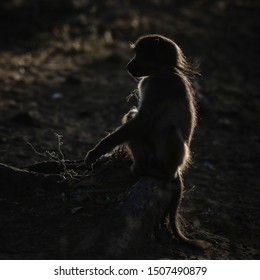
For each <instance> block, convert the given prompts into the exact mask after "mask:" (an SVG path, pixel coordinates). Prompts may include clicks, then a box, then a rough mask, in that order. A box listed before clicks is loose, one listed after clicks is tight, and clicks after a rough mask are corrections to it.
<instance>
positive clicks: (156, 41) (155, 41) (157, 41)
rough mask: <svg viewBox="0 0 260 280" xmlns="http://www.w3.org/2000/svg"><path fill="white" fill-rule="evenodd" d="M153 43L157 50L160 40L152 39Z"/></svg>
mask: <svg viewBox="0 0 260 280" xmlns="http://www.w3.org/2000/svg"><path fill="white" fill-rule="evenodd" d="M154 43H155V46H156V47H157V48H158V47H159V43H160V39H159V38H156V39H154Z"/></svg>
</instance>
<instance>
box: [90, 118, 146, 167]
mask: <svg viewBox="0 0 260 280" xmlns="http://www.w3.org/2000/svg"><path fill="white" fill-rule="evenodd" d="M144 130H145V122H144V121H143V120H142V119H141V118H139V117H138V116H136V117H135V118H133V119H131V120H129V121H128V122H127V123H125V124H123V125H122V126H121V127H119V128H118V129H116V130H115V131H114V132H112V133H111V134H109V135H108V136H106V137H105V138H103V139H102V140H101V141H100V142H99V143H98V144H97V145H96V146H95V148H94V149H92V150H91V151H89V153H88V155H87V157H86V159H85V160H86V161H89V162H90V163H93V162H94V161H95V160H96V159H97V158H99V157H100V156H101V155H103V154H105V153H107V152H109V151H111V150H112V149H113V148H115V147H116V146H118V145H120V144H122V143H124V142H127V141H128V140H130V139H131V138H132V137H133V136H135V135H137V134H138V135H140V134H141V133H143V131H144Z"/></svg>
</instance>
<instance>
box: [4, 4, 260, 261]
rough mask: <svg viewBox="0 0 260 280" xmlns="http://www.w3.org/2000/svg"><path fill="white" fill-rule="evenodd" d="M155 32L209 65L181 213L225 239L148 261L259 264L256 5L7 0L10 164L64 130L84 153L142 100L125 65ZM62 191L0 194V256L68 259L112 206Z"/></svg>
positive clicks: (73, 149) (67, 150)
mask: <svg viewBox="0 0 260 280" xmlns="http://www.w3.org/2000/svg"><path fill="white" fill-rule="evenodd" d="M149 33H160V34H162V35H165V36H168V37H170V38H172V39H174V40H175V41H176V43H177V44H178V45H180V46H181V48H182V49H183V51H184V53H185V55H186V56H187V57H191V58H193V59H194V60H196V61H198V62H199V63H200V64H201V72H202V75H201V77H200V78H199V79H198V81H197V82H196V83H195V87H196V91H197V98H198V101H199V121H198V128H197V131H196V134H195V137H194V141H193V143H192V153H193V165H192V166H191V168H190V169H189V170H188V171H187V172H186V174H185V185H186V190H187V191H186V193H185V199H184V202H183V204H182V205H183V208H182V212H183V215H184V217H185V218H186V220H188V221H189V222H190V228H191V229H192V230H193V231H196V230H198V231H199V229H198V227H199V228H200V229H201V230H204V231H205V234H209V236H215V237H216V236H218V237H219V242H218V243H217V245H216V246H215V247H214V248H212V249H210V250H209V251H207V252H205V253H204V254H198V253H196V252H193V251H191V250H189V249H187V248H184V249H180V248H179V249H178V250H177V249H176V248H175V247H174V244H173V245H169V244H164V245H160V246H159V245H158V244H154V245H153V246H154V248H153V250H151V248H150V250H149V249H147V251H146V253H145V255H140V256H139V257H140V258H142V257H143V258H179V259H194V258H206V259H257V258H259V238H260V236H259V232H260V218H259V205H260V203H259V202H260V193H259V187H260V184H259V183H260V182H259V177H260V175H259V168H258V167H259V165H258V166H257V163H258V161H259V152H260V151H259V121H260V117H259V108H260V100H259V47H258V45H257V39H258V38H257V37H258V35H259V3H258V1H256V0H255V1H249V0H247V1H246V0H245V1H243V0H222V1H220V0H219V1H217V0H216V1H210V0H208V1H207V0H197V1H189V0H186V1H181V0H175V1H174V0H172V1H171V0H161V1H160V0H151V1H148V0H142V1H138V0H125V1H115V0H107V1H105V0H104V1H101V0H99V1H90V0H89V1H88V0H53V1H51V0H31V1H29V0H10V1H1V3H0V36H1V38H0V162H2V163H5V164H9V165H13V166H16V167H24V166H26V165H28V164H31V163H33V162H35V161H39V160H42V158H40V157H39V156H38V155H36V154H35V152H34V151H33V150H32V149H31V147H30V146H29V145H28V144H27V143H26V142H29V143H31V144H32V145H33V146H34V147H35V148H36V149H37V150H38V151H40V152H44V151H46V150H50V151H52V150H55V149H56V148H57V141H56V138H55V136H54V134H53V133H55V132H56V133H59V134H61V135H63V142H64V144H63V146H62V150H63V152H64V155H65V157H66V158H67V159H82V158H83V157H84V156H85V154H86V152H87V151H88V149H90V148H92V147H93V146H94V145H95V144H96V143H97V142H98V141H99V140H100V139H101V137H103V136H105V135H106V133H107V132H111V131H112V130H113V129H114V128H116V127H117V126H118V125H119V124H120V119H121V117H122V115H123V113H124V112H126V111H127V110H128V108H129V107H131V106H132V103H131V102H133V100H131V101H130V103H127V102H126V97H127V96H128V95H129V94H130V93H131V91H132V90H134V89H135V86H136V85H135V81H133V80H132V79H131V77H130V76H128V74H127V72H126V71H125V65H126V63H127V61H128V60H129V58H130V57H131V55H132V53H131V50H130V48H129V42H130V41H133V42H134V41H135V40H136V39H137V38H138V37H139V36H140V35H143V34H149ZM110 176H111V177H113V180H114V181H113V182H114V184H116V182H117V181H119V180H121V181H120V183H121V184H125V185H131V183H130V182H124V181H122V180H123V179H122V178H120V179H119V178H118V177H117V176H118V174H117V172H116V171H115V170H114V171H113V170H111V171H110ZM110 179H111V178H110ZM111 180H112V179H111ZM101 181H102V180H101ZM90 184H92V185H93V186H95V184H96V183H95V182H94V183H93V182H90ZM99 184H101V183H100V182H99ZM103 184H104V186H106V181H105V179H103ZM0 187H1V188H4V187H5V186H4V185H1V186H0ZM62 194H63V193H62V192H61V193H58V194H57V193H55V195H53V194H50V193H47V192H42V193H41V194H39V193H37V195H36V196H35V193H27V194H26V199H25V198H24V197H19V196H18V195H15V194H14V195H13V196H12V197H5V196H2V197H1V199H0V209H1V210H0V211H1V212H0V258H3V259H8V258H10V259H20V258H24V259H35V258H47V259H48V258H60V257H65V258H66V254H67V253H66V252H65V251H66V250H67V251H68V250H69V249H68V248H69V247H73V242H75V240H74V241H71V240H73V238H74V239H76V237H75V234H76V233H75V232H76V231H77V230H80V228H81V225H82V224H84V225H85V226H88V227H90V228H91V227H92V226H93V220H98V217H101V216H104V213H106V211H109V209H110V206H111V205H110V204H109V203H107V202H105V200H106V199H107V198H109V199H111V197H107V196H106V197H104V196H102V195H100V196H98V195H97V196H92V197H91V199H89V200H88V203H87V206H86V204H83V205H79V204H77V203H76V204H75V202H74V204H71V203H68V202H67V201H66V200H64V199H62ZM116 197H117V198H116V200H114V201H113V202H114V203H116V201H118V200H119V199H118V195H117V196H116ZM112 204H113V203H112ZM78 206H79V207H81V208H77V207H78ZM75 209H76V210H75ZM196 227H197V229H196ZM192 230H191V231H192ZM156 246H157V247H156ZM64 248H65V249H64Z"/></svg>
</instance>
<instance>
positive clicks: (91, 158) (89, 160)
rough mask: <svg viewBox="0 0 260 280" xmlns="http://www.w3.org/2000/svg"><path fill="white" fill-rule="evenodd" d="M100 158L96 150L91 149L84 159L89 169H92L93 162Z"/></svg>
mask: <svg viewBox="0 0 260 280" xmlns="http://www.w3.org/2000/svg"><path fill="white" fill-rule="evenodd" d="M97 159H98V155H97V154H96V152H95V150H90V151H89V152H88V153H87V155H86V157H85V160H84V163H85V165H86V167H87V169H88V170H91V169H92V165H93V163H95V161H96V160H97Z"/></svg>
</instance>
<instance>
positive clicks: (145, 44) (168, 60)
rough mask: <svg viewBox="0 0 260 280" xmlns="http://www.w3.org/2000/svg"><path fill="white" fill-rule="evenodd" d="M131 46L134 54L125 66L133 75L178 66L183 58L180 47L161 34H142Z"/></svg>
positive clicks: (138, 75) (141, 74) (149, 73)
mask: <svg viewBox="0 0 260 280" xmlns="http://www.w3.org/2000/svg"><path fill="white" fill-rule="evenodd" d="M131 47H132V48H133V49H134V51H135V56H134V57H133V58H132V60H131V61H130V62H129V63H128V64H127V66H126V68H127V70H128V72H129V73H130V74H131V75H132V76H134V77H144V76H150V75H152V74H156V73H159V72H160V71H162V70H163V69H167V68H172V67H175V66H178V65H179V64H181V62H182V60H183V59H184V58H183V54H182V51H181V49H180V48H179V47H178V46H177V45H176V44H175V43H174V42H173V41H172V40H170V39H168V38H166V37H164V36H161V35H146V36H142V37H140V38H139V39H138V40H137V41H136V42H135V43H134V44H131Z"/></svg>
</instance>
